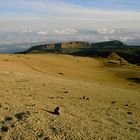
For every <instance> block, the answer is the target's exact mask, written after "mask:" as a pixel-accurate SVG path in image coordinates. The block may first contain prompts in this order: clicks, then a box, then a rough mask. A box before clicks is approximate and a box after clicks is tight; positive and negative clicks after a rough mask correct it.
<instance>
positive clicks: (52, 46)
mask: <svg viewBox="0 0 140 140" xmlns="http://www.w3.org/2000/svg"><path fill="white" fill-rule="evenodd" d="M86 47H89V43H88V42H80V41H75V42H63V43H54V44H53V43H52V44H43V45H37V46H33V47H31V48H30V49H28V50H27V51H28V52H32V51H34V52H35V51H47V50H61V49H66V48H70V49H72V48H86Z"/></svg>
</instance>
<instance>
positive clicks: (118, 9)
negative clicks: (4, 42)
mask: <svg viewBox="0 0 140 140" xmlns="http://www.w3.org/2000/svg"><path fill="white" fill-rule="evenodd" d="M139 25H140V0H0V31H20V30H33V31H35V30H44V29H61V28H80V29H81V28H85V29H91V28H92V29H94V28H139Z"/></svg>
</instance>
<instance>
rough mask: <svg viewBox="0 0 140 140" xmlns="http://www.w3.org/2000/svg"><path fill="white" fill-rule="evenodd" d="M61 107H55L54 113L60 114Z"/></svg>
mask: <svg viewBox="0 0 140 140" xmlns="http://www.w3.org/2000/svg"><path fill="white" fill-rule="evenodd" d="M59 109H60V108H59V107H56V108H55V109H54V114H55V115H60V113H59Z"/></svg>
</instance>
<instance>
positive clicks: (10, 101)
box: [0, 54, 140, 140]
mask: <svg viewBox="0 0 140 140" xmlns="http://www.w3.org/2000/svg"><path fill="white" fill-rule="evenodd" d="M136 77H138V78H140V68H139V67H136V66H131V65H129V66H121V67H120V66H117V65H113V64H109V65H108V64H106V62H105V61H103V60H96V59H92V58H83V57H73V56H66V55H56V54H47V55H40V54H36V55H0V129H1V130H0V136H1V137H2V139H4V140H41V139H44V140H45V139H46V140H49V139H50V140H93V139H96V140H115V139H117V140H140V85H139V84H138V83H134V82H131V81H128V80H127V79H126V78H136ZM83 96H85V99H83ZM87 98H89V100H87ZM57 106H59V107H60V115H54V114H53V113H52V111H53V110H54V108H55V107H57Z"/></svg>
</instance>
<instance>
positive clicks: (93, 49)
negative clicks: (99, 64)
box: [19, 40, 140, 65]
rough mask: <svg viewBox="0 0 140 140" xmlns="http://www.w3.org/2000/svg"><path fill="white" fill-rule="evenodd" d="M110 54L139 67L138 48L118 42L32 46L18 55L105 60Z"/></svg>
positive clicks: (73, 42) (139, 52) (139, 47)
mask: <svg viewBox="0 0 140 140" xmlns="http://www.w3.org/2000/svg"><path fill="white" fill-rule="evenodd" d="M112 52H114V53H116V54H118V55H119V56H120V57H122V58H124V59H125V60H126V61H128V62H129V63H132V64H138V65H140V46H130V45H126V44H124V43H123V42H121V41H118V40H113V41H106V42H99V43H89V42H82V41H71V42H62V43H51V44H43V45H37V46H32V47H31V48H29V49H27V50H26V51H23V52H19V53H22V54H28V53H61V54H71V55H77V56H88V57H102V58H107V57H108V56H109V54H110V53H112Z"/></svg>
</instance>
